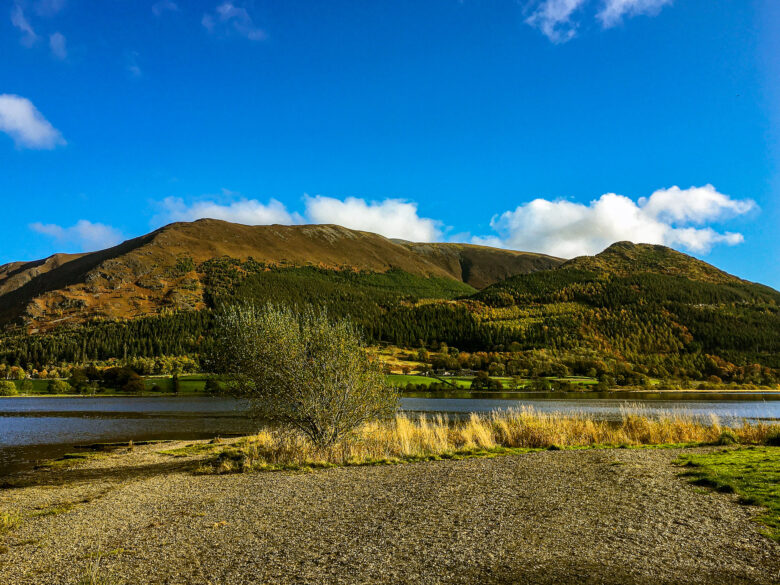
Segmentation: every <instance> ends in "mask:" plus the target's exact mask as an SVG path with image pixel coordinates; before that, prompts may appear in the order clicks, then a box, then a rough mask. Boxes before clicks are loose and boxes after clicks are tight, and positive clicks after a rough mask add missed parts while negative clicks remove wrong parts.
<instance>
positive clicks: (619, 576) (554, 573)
mask: <svg viewBox="0 0 780 585" xmlns="http://www.w3.org/2000/svg"><path fill="white" fill-rule="evenodd" d="M471 582H472V583H480V584H481V585H684V584H686V583H691V584H705V583H706V584H714V583H718V584H722V585H756V583H757V582H756V581H753V580H751V579H747V578H744V577H740V576H738V575H733V574H722V573H721V574H717V575H716V574H712V573H709V574H707V573H701V572H697V573H696V574H691V575H690V578H689V579H681V578H680V576H679V575H676V576H674V577H669V578H664V577H663V576H660V575H654V576H642V575H632V574H630V573H628V572H627V571H622V570H618V569H615V568H614V567H607V566H604V565H598V566H590V567H588V566H573V567H567V566H562V565H561V564H556V565H553V566H547V567H534V568H533V569H528V570H526V569H522V568H517V569H509V568H502V569H501V570H497V571H491V572H489V573H487V574H485V573H481V574H478V575H477V574H475V575H474V576H473V580H472V581H471Z"/></svg>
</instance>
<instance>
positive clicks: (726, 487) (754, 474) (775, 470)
mask: <svg viewBox="0 0 780 585" xmlns="http://www.w3.org/2000/svg"><path fill="white" fill-rule="evenodd" d="M678 464H679V465H682V466H683V467H685V468H686V471H684V472H683V473H682V474H681V475H683V476H684V477H686V478H688V480H689V481H690V482H691V483H693V484H694V485H699V486H703V487H709V488H712V489H715V490H717V491H719V492H724V493H736V494H738V495H739V496H740V502H741V503H743V504H749V505H754V506H763V507H765V508H766V509H767V510H766V512H764V513H763V514H761V515H760V516H759V517H758V518H757V520H758V521H759V522H761V523H762V524H765V525H766V526H767V527H768V528H767V530H765V533H766V534H767V536H769V537H770V538H773V539H775V540H777V541H778V542H780V447H746V448H743V449H724V450H722V451H718V452H717V453H707V454H702V455H683V456H682V457H680V459H679V460H678Z"/></svg>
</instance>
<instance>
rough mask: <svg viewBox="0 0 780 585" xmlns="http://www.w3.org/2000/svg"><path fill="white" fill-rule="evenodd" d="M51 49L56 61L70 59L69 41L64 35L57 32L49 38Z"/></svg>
mask: <svg viewBox="0 0 780 585" xmlns="http://www.w3.org/2000/svg"><path fill="white" fill-rule="evenodd" d="M49 48H50V49H51V54H52V55H53V56H54V57H55V58H56V59H59V60H60V61H63V60H65V59H67V58H68V46H67V41H66V39H65V35H63V34H62V33H58V32H56V33H54V34H53V35H51V36H50V37H49Z"/></svg>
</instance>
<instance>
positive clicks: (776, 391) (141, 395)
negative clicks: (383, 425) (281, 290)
mask: <svg viewBox="0 0 780 585" xmlns="http://www.w3.org/2000/svg"><path fill="white" fill-rule="evenodd" d="M458 393H463V394H479V395H486V396H500V395H502V394H534V395H536V394H538V395H540V396H541V395H545V394H566V395H572V397H577V396H588V395H593V394H730V395H743V396H749V395H757V394H768V395H778V396H780V389H758V390H756V389H749V390H738V389H737V390H735V389H727V390H711V389H706V390H699V389H696V388H687V389H678V390H672V389H664V390H653V389H638V388H631V389H620V390H572V391H566V390H561V391H555V390H550V391H547V390H495V391H491V390H471V389H468V388H463V389H458V390H443V391H435V390H432V391H426V390H412V391H409V392H405V391H402V392H401V393H400V395H401V396H402V397H403V396H410V397H411V396H413V395H415V394H425V395H430V397H431V398H433V397H436V396H442V397H445V398H446V397H448V394H458ZM155 397H160V398H177V397H186V398H192V397H203V398H229V397H230V396H226V395H220V394H207V393H205V392H178V393H176V392H144V393H125V392H100V393H96V394H38V393H33V394H21V393H20V394H17V395H15V396H0V400H2V399H3V398H155Z"/></svg>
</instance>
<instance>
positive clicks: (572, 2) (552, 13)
mask: <svg viewBox="0 0 780 585" xmlns="http://www.w3.org/2000/svg"><path fill="white" fill-rule="evenodd" d="M585 1H586V0H544V1H543V2H542V3H541V4H539V5H538V6H537V7H536V10H534V12H533V13H532V14H531V16H529V17H528V18H526V20H525V22H526V23H527V24H530V25H531V26H533V27H535V28H538V29H539V30H540V31H542V34H544V35H545V36H546V37H547V38H548V39H550V40H551V41H552V42H554V43H563V42H566V41H568V40H569V39H570V38H572V37H573V36H574V35H575V33H576V28H577V24H576V23H575V22H574V21H573V20H572V14H574V12H575V11H576V10H577V9H578V8H580V7H581V6H582V5H583V4H584V3H585Z"/></svg>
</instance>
